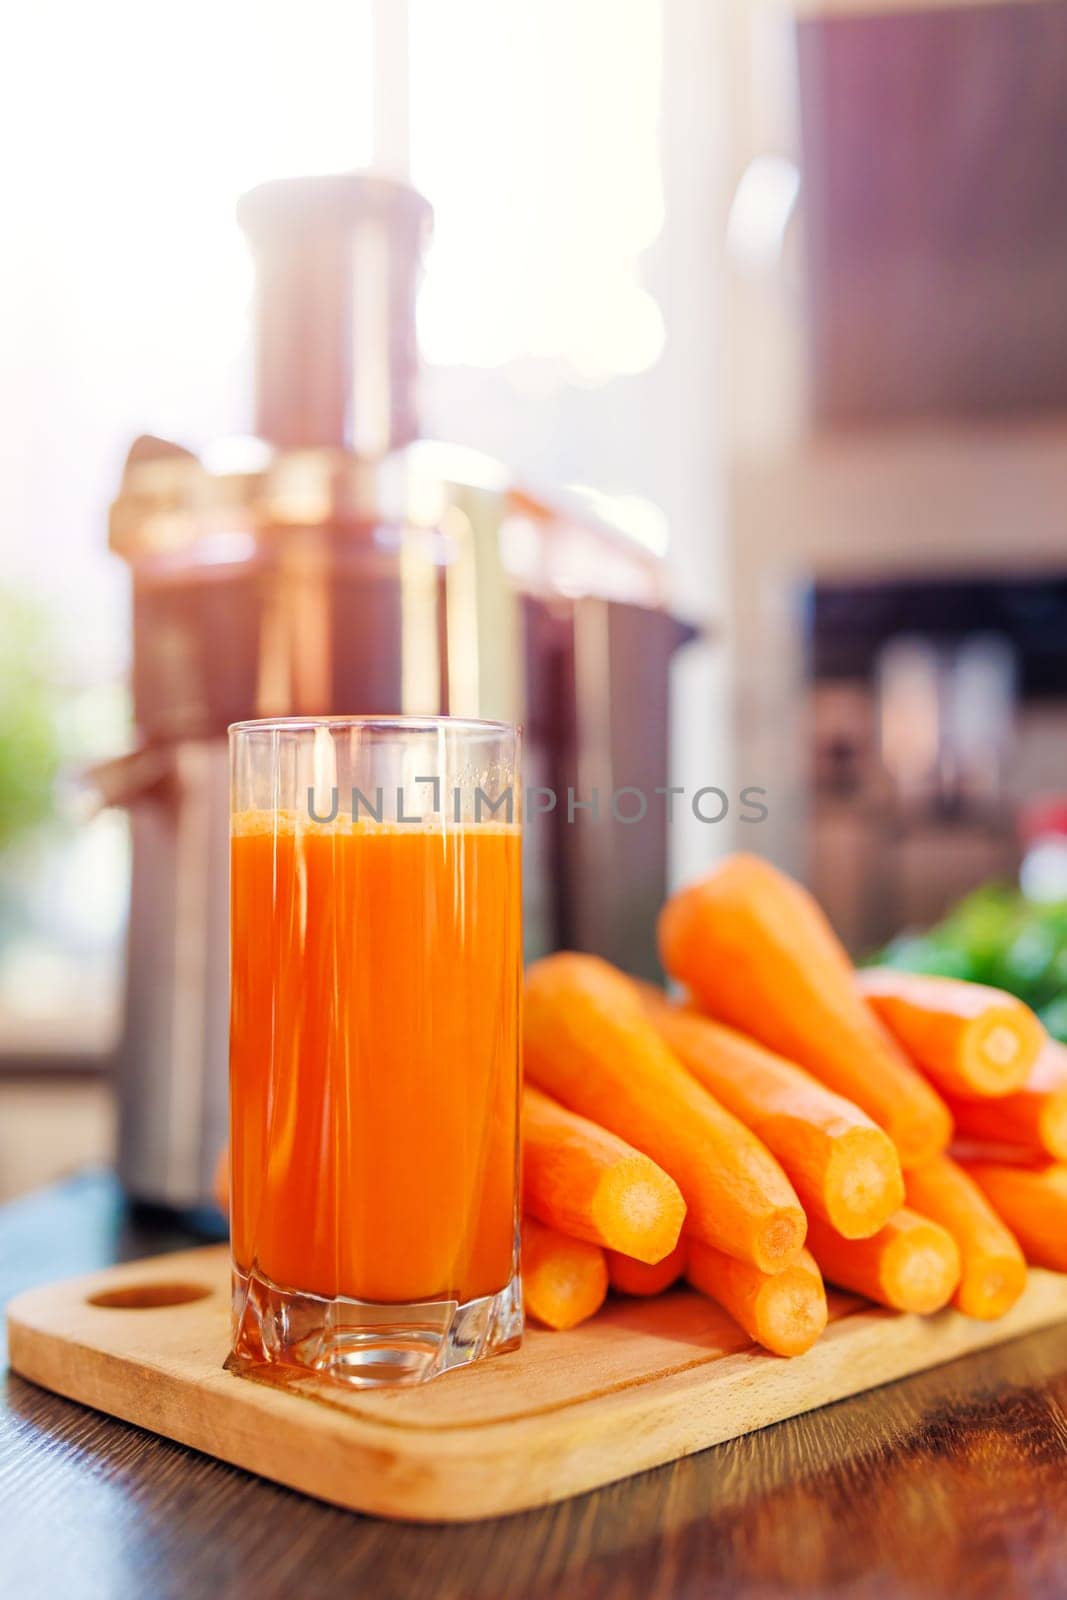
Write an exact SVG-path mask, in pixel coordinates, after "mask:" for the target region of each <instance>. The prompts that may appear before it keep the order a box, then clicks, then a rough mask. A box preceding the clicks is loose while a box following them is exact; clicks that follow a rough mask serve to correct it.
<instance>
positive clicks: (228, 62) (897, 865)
mask: <svg viewBox="0 0 1067 1600" xmlns="http://www.w3.org/2000/svg"><path fill="white" fill-rule="evenodd" d="M9 28H10V32H11V34H12V38H11V40H10V43H9V48H8V49H7V50H6V51H5V52H4V56H3V60H2V61H0V124H2V125H3V126H2V131H3V134H4V141H3V147H4V149H5V150H6V151H7V158H6V174H5V177H6V184H5V205H4V209H3V218H2V221H0V231H2V234H3V239H2V251H0V284H2V289H3V292H2V293H0V350H2V352H3V359H2V362H0V420H2V430H0V541H2V543H0V1198H5V1197H8V1196H11V1195H14V1194H17V1193H19V1192H20V1191H22V1190H24V1189H27V1188H29V1187H31V1186H32V1185H34V1184H37V1183H40V1182H43V1181H46V1180H47V1179H48V1178H50V1177H53V1176H56V1175H58V1174H60V1173H63V1172H67V1171H71V1170H75V1169H77V1168H78V1167H80V1166H83V1165H85V1164H86V1163H88V1162H94V1161H95V1162H107V1161H110V1160H111V1159H112V1158H113V1153H114V1151H115V1150H116V1148H117V1149H118V1151H119V1156H120V1164H121V1166H122V1170H123V1173H124V1177H125V1179H126V1182H127V1185H128V1187H129V1188H130V1190H131V1192H133V1193H134V1194H135V1195H136V1196H138V1197H139V1198H140V1199H143V1200H147V1201H154V1202H162V1203H168V1204H175V1205H181V1206H182V1207H183V1208H184V1207H187V1206H189V1205H193V1204H195V1203H196V1202H197V1201H198V1200H199V1199H200V1198H201V1196H202V1195H203V1194H204V1193H205V1192H206V1188H207V1180H208V1177H209V1175H210V1165H211V1162H212V1160H213V1157H214V1152H215V1149H216V1148H217V1144H218V1141H219V1137H220V1135H219V1129H220V1127H221V1118H222V1116H223V1108H224V1098H225V1071H224V1061H223V1056H224V1048H225V1045H224V1040H225V1007H224V1001H225V883H224V877H225V868H224V862H225V825H224V824H225V812H224V806H225V757H224V753H223V752H224V738H223V735H224V729H225V724H226V722H227V721H228V720H232V719H233V718H234V717H239V716H251V715H256V714H274V713H279V712H285V711H295V712H311V711H327V710H336V711H370V710H378V711H390V710H397V709H404V710H423V711H429V710H437V709H441V710H445V709H450V710H452V711H453V712H464V713H468V714H482V715H517V716H521V718H522V720H523V721H524V723H525V724H526V726H527V730H528V752H527V754H528V770H527V773H526V781H527V782H528V783H546V784H547V783H551V784H553V785H555V786H557V787H560V786H562V785H565V784H567V783H574V784H575V785H576V787H578V788H579V789H580V790H581V791H582V792H583V794H587V793H588V792H589V790H590V789H591V787H593V786H600V787H601V788H602V791H603V793H604V794H605V795H606V794H607V793H609V792H610V790H611V789H612V787H613V786H614V787H618V786H623V785H634V786H639V787H642V788H644V789H646V790H647V791H650V790H651V789H652V788H653V787H654V786H655V785H657V784H658V785H663V786H670V785H674V786H678V787H683V788H685V789H686V790H688V791H689V792H692V791H693V790H695V789H698V788H700V787H702V786H705V785H715V786H717V787H719V788H721V789H722V790H723V791H724V792H725V793H726V795H727V796H729V797H731V798H732V799H733V800H734V804H733V805H732V806H731V809H730V811H729V812H728V813H727V815H726V816H725V818H724V819H723V820H722V822H720V823H717V824H714V825H708V824H705V823H701V822H700V821H698V820H697V819H696V818H695V817H694V816H693V814H692V811H691V810H690V808H689V807H688V806H686V805H684V804H681V805H679V806H678V807H677V808H676V817H677V821H676V823H675V825H674V826H672V827H671V828H669V829H668V828H666V827H665V826H663V823H662V813H657V812H656V811H655V810H650V813H649V818H648V819H647V820H646V822H644V823H642V824H641V825H640V826H639V827H633V828H629V827H627V828H621V827H619V826H616V825H611V824H604V825H599V826H593V825H592V824H591V823H589V822H588V819H585V820H583V821H580V822H579V824H578V825H577V826H576V827H574V828H563V827H562V826H559V825H558V819H557V822H551V821H549V822H544V823H542V824H541V825H540V826H539V827H538V829H537V830H535V831H534V832H533V833H532V835H531V844H530V848H531V855H530V857H529V858H528V860H527V890H528V902H529V915H528V926H527V943H528V949H529V951H530V953H531V954H532V953H536V952H537V951H538V950H539V949H543V948H547V947H549V946H551V945H552V944H554V943H560V942H563V943H568V944H578V945H582V946H584V947H587V948H593V949H598V950H601V951H603V953H605V954H608V955H610V956H612V957H613V958H615V959H619V960H622V961H624V962H625V963H626V964H628V965H630V966H632V967H634V968H643V969H646V970H651V968H652V967H653V966H654V951H653V950H652V949H651V946H650V940H649V929H650V926H651V920H650V919H651V915H652V912H653V910H654V907H655V905H656V904H657V903H658V900H659V898H660V897H661V896H662V893H663V890H664V888H665V887H666V885H667V883H668V882H672V881H677V880H678V879H680V878H683V877H685V876H688V875H690V874H691V873H693V872H695V871H697V870H699V868H700V867H701V866H702V865H703V864H704V863H706V862H707V861H708V860H710V859H711V858H712V857H713V856H714V855H716V854H720V853H722V852H724V851H725V850H727V849H730V848H735V847H737V845H738V844H739V843H740V844H743V845H744V846H746V847H748V848H754V849H758V850H760V851H761V852H764V853H767V854H769V855H771V856H773V857H774V858H775V859H777V860H778V861H779V862H780V863H782V864H783V865H785V866H786V867H788V868H790V869H791V870H794V871H797V872H798V873H799V874H800V875H802V876H803V877H804V878H805V879H806V880H807V881H808V882H809V883H810V884H811V885H812V887H813V888H814V889H815V891H816V892H817V893H818V895H819V896H820V898H821V899H822V900H823V903H824V904H825V905H826V907H827V909H828V911H829V913H830V915H831V917H832V919H833V920H834V922H835V924H836V925H837V927H838V929H839V931H840V932H841V933H842V935H843V936H844V937H845V939H846V940H847V942H848V943H849V945H850V946H851V947H852V948H853V949H854V951H855V952H856V953H857V954H865V953H868V952H870V951H873V950H875V949H877V948H878V947H880V946H882V945H884V944H885V943H886V941H888V940H890V939H894V938H896V937H897V936H899V935H901V934H904V933H909V932H915V933H919V932H921V931H922V930H927V929H930V928H931V927H936V931H935V932H934V934H933V935H932V936H929V937H924V938H911V939H910V940H909V941H907V942H905V943H899V942H898V944H897V945H896V946H895V950H896V951H897V952H898V953H899V955H900V958H901V959H907V960H912V961H914V962H916V963H920V964H923V963H925V964H930V965H934V966H939V967H944V968H946V969H949V970H960V971H965V972H969V973H971V974H972V975H975V976H985V975H989V974H995V975H996V977H997V979H998V981H1003V982H1007V983H1010V984H1012V985H1013V986H1015V987H1016V988H1018V989H1020V991H1021V992H1025V993H1026V994H1027V996H1028V998H1031V999H1034V1000H1035V1003H1037V1004H1039V1005H1040V1006H1041V1007H1042V1008H1043V1009H1044V1010H1046V1011H1047V1013H1048V1016H1049V1020H1050V1022H1055V1021H1056V1020H1057V1018H1058V1017H1059V1016H1061V1015H1062V1017H1063V1022H1064V1025H1065V1026H1064V1031H1065V1032H1067V1005H1065V1006H1064V1007H1063V1009H1062V1011H1061V1012H1057V1011H1056V1009H1055V1008H1056V1006H1057V1005H1058V1003H1059V999H1060V996H1061V994H1067V912H1065V911H1064V909H1063V907H1064V903H1065V901H1067V293H1065V292H1064V286H1065V284H1067V0H1010V3H1009V0H993V3H988V4H975V5H968V4H958V3H951V4H940V5H926V6H919V5H911V4H908V3H906V0H898V3H897V4H895V5H885V4H879V3H876V0H860V3H853V4H846V3H845V0H837V3H830V4H822V5H819V4H803V5H793V6H789V5H773V4H770V3H767V4H761V3H754V0H715V4H709V3H708V0H539V3H538V4H537V5H531V4H529V3H528V0H449V4H448V5H447V6H446V5H442V4H439V3H436V0H306V3H305V4H304V5H302V6H301V7H299V8H294V7H292V6H289V5H283V4H281V3H280V0H256V3H255V4H252V3H249V0H230V3H229V4H226V5H223V6H218V5H212V6H208V5H207V4H206V3H205V0H187V3H186V4H185V5H184V6H182V7H181V8H178V7H174V6H171V5H157V6H154V7H145V6H136V5H133V4H131V3H128V0H97V3H96V4H95V5H94V6H93V7H92V8H76V7H73V6H71V5H70V4H69V3H66V0H39V3H38V4H37V5H35V6H33V7H26V8H23V10H22V12H21V13H20V16H19V18H18V20H17V21H16V22H14V23H13V24H10V25H9ZM355 170H359V171H363V172H367V171H371V170H372V171H373V172H374V173H376V174H378V175H379V181H376V182H367V181H362V182H360V181H356V182H353V181H352V180H351V179H347V178H342V177H339V176H334V177H332V178H330V179H328V181H324V182H320V183H319V184H317V185H311V186H308V185H302V186H299V187H297V188H294V187H292V186H286V185H283V186H277V187H273V188H270V189H267V190H263V189H261V188H258V186H261V185H264V184H268V183H272V182H274V181H275V180H281V179H298V178H304V177H307V176H308V175H312V174H318V175H339V174H345V173H351V172H352V171H355ZM409 185H410V188H409V187H408V186H409ZM255 189H258V193H257V194H256V195H254V196H253V197H252V198H251V199H249V200H246V201H245V202H244V203H243V205H242V208H241V213H240V221H239V220H238V200H239V199H240V197H241V196H243V195H247V194H248V192H249V191H251V190H255ZM412 190H414V191H416V192H417V195H421V196H423V197H424V198H425V201H426V202H428V205H423V204H422V202H420V201H419V200H418V198H417V195H416V194H415V193H412ZM430 208H432V223H431V218H430ZM416 288H417V290H418V293H417V310H416ZM416 343H417V352H418V355H417V361H416V350H415V347H416ZM251 435H257V436H258V442H257V440H256V439H252V438H249V437H248V436H251ZM239 436H243V442H242V438H241V437H239ZM135 441H137V442H136V444H135V443H134V442H135ZM131 446H132V447H133V448H132V451H131ZM357 701H358V703H356V702H357ZM746 785H758V786H762V787H764V788H765V789H766V790H767V795H768V806H769V817H768V819H767V821H766V822H764V823H761V824H760V825H759V826H758V827H746V826H744V825H743V824H739V823H738V822H737V820H736V818H737V812H738V807H737V805H736V796H737V794H738V793H739V791H740V789H741V788H742V787H744V786H746ZM657 818H658V820H657ZM220 819H221V824H220ZM220 826H221V832H220ZM1020 881H1021V882H1022V884H1023V887H1024V889H1025V891H1026V893H1025V896H1021V895H1020V892H1019V888H1018V886H1019V884H1020ZM961 897H969V898H966V899H965V901H964V907H963V910H962V911H956V912H955V913H954V914H953V916H952V918H951V919H950V920H949V922H947V923H944V922H943V921H942V919H944V918H945V917H946V914H948V913H950V912H951V911H952V909H953V908H954V907H955V906H957V904H958V902H960V900H961ZM131 905H132V920H131ZM127 949H128V952H129V954H128V958H127ZM120 1113H121V1114H120Z"/></svg>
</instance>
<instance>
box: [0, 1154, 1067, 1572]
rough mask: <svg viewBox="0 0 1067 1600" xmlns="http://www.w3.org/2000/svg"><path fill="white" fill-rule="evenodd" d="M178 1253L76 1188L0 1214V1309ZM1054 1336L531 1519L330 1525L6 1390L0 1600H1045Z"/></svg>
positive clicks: (1056, 1490) (1061, 1429) (1051, 1521)
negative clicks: (848, 1597)
mask: <svg viewBox="0 0 1067 1600" xmlns="http://www.w3.org/2000/svg"><path fill="white" fill-rule="evenodd" d="M187 1242H188V1238H187V1236H183V1235H181V1234H180V1233H178V1232H176V1231H175V1230H174V1229H173V1228H172V1226H171V1225H170V1224H167V1223H160V1221H159V1219H154V1218H150V1219H144V1218H139V1219H130V1218H128V1217H127V1216H126V1215H125V1214H124V1213H123V1212H122V1210H121V1206H120V1205H119V1202H118V1199H117V1196H116V1194H115V1191H114V1188H113V1186H112V1185H111V1184H110V1183H109V1182H108V1181H107V1180H105V1179H103V1178H100V1179H91V1180H89V1179H87V1180H82V1181H79V1182H78V1183H76V1184H71V1185H68V1186H65V1187H64V1188H62V1189H60V1190H55V1191H50V1192H47V1193H45V1194H43V1195H41V1196H39V1197H36V1198H35V1199H33V1200H29V1201H23V1202H21V1203H20V1204H19V1205H17V1206H12V1207H10V1208H8V1209H7V1211H6V1212H3V1211H0V1295H2V1296H4V1297H6V1296H7V1295H8V1294H9V1293H10V1292H11V1291H12V1290H14V1289H15V1288H21V1287H25V1286H27V1285H28V1284H30V1283H31V1282H42V1281H48V1280H49V1279H52V1278H54V1277H56V1276H59V1275H62V1274H69V1273H72V1272H75V1271H77V1270H79V1269H81V1270H83V1271H87V1270H92V1269H95V1268H96V1267H98V1266H100V1265H101V1264H102V1263H103V1262H104V1261H106V1260H108V1259H115V1258H117V1257H129V1256H130V1255H135V1254H137V1253H147V1252H152V1251H157V1250H159V1249H161V1248H163V1247H165V1245H167V1244H169V1243H174V1244H178V1243H187ZM1065 1413H1067V1335H1065V1334H1064V1331H1063V1330H1062V1329H1060V1328H1056V1329H1050V1330H1048V1331H1046V1332H1045V1333H1041V1334H1034V1335H1030V1336H1028V1337H1026V1338H1024V1339H1020V1340H1016V1341H1014V1342H1013V1343H1011V1344H1007V1345H1002V1346H1000V1347H998V1348H996V1349H993V1350H989V1351H986V1352H984V1353H983V1354H981V1355H977V1356H971V1357H968V1358H966V1359H964V1360H961V1361H956V1362H954V1363H952V1364H951V1365H948V1366H944V1367H939V1368H937V1369H935V1370H933V1371H930V1372H926V1373H924V1374H922V1375H921V1376H919V1377H916V1378H911V1379H908V1380H906V1381H905V1382H902V1383H898V1384H894V1385H893V1386H891V1387H888V1388H883V1389H879V1390H876V1391H873V1392H871V1393H869V1394H866V1395H863V1396H862V1397H860V1398H858V1399H854V1400H850V1401H845V1402H842V1403H841V1404H838V1405H835V1406H829V1407H825V1408H823V1409H822V1410H820V1411H817V1412H812V1413H810V1414H808V1415H806V1416H802V1417H798V1418H796V1419H794V1420H793V1421H790V1422H785V1423H782V1424H780V1425H778V1426H776V1427H772V1428H768V1429H765V1430H764V1431H762V1432H761V1433H757V1434H752V1435H749V1436H748V1437H746V1438H742V1439H737V1440H734V1441H731V1442H730V1443H728V1444H724V1445H720V1446H718V1447H717V1448H715V1449H713V1450H708V1451H705V1452H703V1453H702V1454H700V1455H696V1456H690V1457H688V1458H686V1459H684V1460H681V1461H678V1462H676V1463H674V1464H673V1465H672V1466H669V1467H663V1468H660V1469H658V1470H656V1471H653V1472H647V1473H644V1474H642V1475H641V1476H640V1477H637V1478H633V1479H630V1480H628V1481H627V1482H624V1483H621V1484H618V1485H615V1486H613V1487H611V1488H608V1489H602V1490H600V1491H598V1492H596V1493H594V1494H589V1495H585V1496H583V1497H582V1498H580V1499H576V1500H570V1501H567V1502H564V1503H562V1504H560V1505H558V1506H555V1507H552V1508H550V1509H547V1510H541V1511H536V1512H530V1513H526V1514H523V1515H521V1516H517V1517H510V1518H507V1519H505V1520H500V1521H494V1522H485V1523H477V1524H472V1525H469V1526H465V1527H459V1526H457V1527H451V1528H432V1527H418V1526H405V1525H400V1524H395V1523H385V1522H379V1521H375V1520H373V1519H367V1518H362V1517H358V1516H355V1515H353V1514H351V1513H349V1512H344V1511H339V1510H334V1509H332V1508H330V1507H328V1506H324V1505H322V1504H319V1503H317V1502H315V1501H312V1500H309V1499H306V1498H304V1497H302V1496H300V1495H297V1494H294V1493H292V1492H290V1491H288V1490H285V1489H281V1488H277V1487H275V1486H274V1485H272V1484H269V1483H266V1482H264V1481H262V1480H260V1479H257V1478H253V1477H251V1476H249V1475H247V1474H245V1473H243V1472H239V1471H237V1470H235V1469H233V1468H230V1467H226V1466H223V1465H221V1464H220V1463H218V1462H216V1461H213V1460H211V1459H210V1458H208V1457H206V1456H202V1455H198V1454H196V1453H194V1452H192V1451H189V1450H187V1449H185V1448H183V1447H181V1446H179V1445H175V1444H171V1443H168V1442H167V1441H165V1440H162V1439H159V1438H157V1437H155V1436H153V1435H151V1434H148V1433H145V1432H143V1431H142V1430H140V1429H137V1428H132V1427H129V1426H127V1425H125V1424H123V1423H119V1422H115V1421H113V1420H111V1419H109V1418H107V1417H104V1416H101V1415H100V1414H98V1413H95V1412H92V1411H88V1410H86V1409H85V1408H84V1407H81V1406H78V1405H75V1404H73V1403H71V1402H68V1401H64V1400H60V1399H58V1398H56V1397H55V1396H53V1395H50V1394H48V1393H46V1392H45V1391H43V1390H40V1389H37V1388H35V1387H34V1386H33V1385H31V1384H28V1383H25V1382H23V1381H22V1380H20V1379H18V1378H15V1377H12V1376H9V1377H8V1379H7V1385H6V1413H5V1414H4V1415H3V1417H2V1418H0V1517H2V1520H3V1525H4V1536H3V1568H4V1582H3V1586H4V1590H5V1592H7V1593H11V1594H12V1595H16V1596H21V1595H23V1594H27V1595H28V1594H39V1595H49V1594H52V1593H61V1594H63V1595H64V1597H65V1600H81V1597H83V1596H84V1597H92V1600H95V1597H96V1596H101V1597H106V1600H126V1597H127V1596H130V1597H132V1596H143V1595H144V1594H146V1593H151V1594H153V1595H156V1596H179V1597H184V1596H186V1595H188V1596H201V1595H204V1594H207V1593H210V1594H212V1595H213V1596H234V1597H244V1596H249V1597H253V1596H254V1597H257V1600H261V1597H273V1596H280V1595H283V1594H285V1595H299V1594H307V1593H315V1592H319V1593H336V1594H341V1593H344V1594H353V1595H363V1594H366V1595H368V1596H371V1595H373V1596H374V1597H375V1600H392V1597H394V1596H396V1597H401V1596H402V1597H405V1600H408V1597H410V1600H453V1597H454V1600H461V1597H469V1600H482V1597H500V1600H513V1597H514V1600H519V1597H527V1596H529V1597H534V1600H540V1597H542V1596H544V1597H546V1600H547V1597H549V1596H560V1595H562V1596H565V1597H570V1596H576V1597H580V1600H584V1597H586V1596H588V1597H590V1600H592V1597H604V1600H622V1597H627V1600H629V1597H631V1596H632V1597H634V1600H638V1597H645V1596H653V1597H656V1600H659V1597H664V1596H671V1597H673V1596H684V1597H687V1600H688V1597H694V1600H695V1597H697V1596H700V1597H704V1596H707V1597H713V1600H717V1597H719V1596H734V1595H754V1596H756V1595H758V1596H760V1597H761V1600H762V1597H765V1596H778V1595H781V1596H786V1595H789V1596H809V1595H823V1594H829V1593H841V1592H847V1593H849V1594H862V1595H864V1596H877V1597H882V1596H885V1597H887V1600H888V1597H897V1596H910V1595H936V1596H953V1597H967V1596H971V1595H975V1596H986V1595H988V1596H990V1597H993V1596H996V1597H1000V1596H1005V1597H1010V1596H1015V1595H1025V1596H1031V1595H1035V1596H1038V1595H1040V1596H1046V1595H1047V1596H1053V1595H1060V1594H1063V1593H1064V1592H1065V1591H1067V1470H1065V1468H1067V1415H1065Z"/></svg>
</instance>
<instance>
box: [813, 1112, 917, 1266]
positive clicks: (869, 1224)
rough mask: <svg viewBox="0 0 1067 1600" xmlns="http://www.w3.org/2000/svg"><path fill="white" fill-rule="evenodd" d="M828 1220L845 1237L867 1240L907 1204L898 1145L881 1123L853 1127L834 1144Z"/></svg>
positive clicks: (826, 1200)
mask: <svg viewBox="0 0 1067 1600" xmlns="http://www.w3.org/2000/svg"><path fill="white" fill-rule="evenodd" d="M823 1199H824V1205H825V1210H826V1220H827V1221H828V1222H829V1224H830V1226H831V1227H832V1228H834V1229H836V1231H837V1232H838V1233H839V1234H840V1235H841V1237H842V1238H843V1239H869V1238H870V1236H871V1234H874V1233H877V1232H878V1230H879V1229H880V1228H884V1227H885V1224H886V1223H887V1222H888V1221H889V1219H890V1217H891V1216H892V1215H893V1213H894V1211H899V1209H900V1207H901V1206H902V1205H903V1204H904V1176H903V1173H902V1172H901V1167H900V1158H899V1156H898V1155H897V1151H896V1147H895V1145H894V1144H893V1142H892V1140H891V1139H890V1138H889V1137H888V1135H887V1134H885V1133H883V1132H882V1130H881V1129H880V1128H854V1129H851V1130H850V1131H849V1132H848V1133H847V1134H845V1135H843V1136H842V1138H841V1139H840V1141H839V1142H838V1144H837V1145H836V1147H835V1149H834V1151H833V1153H832V1155H831V1157H830V1161H829V1164H828V1167H827V1174H826V1185H825V1192H824V1196H823Z"/></svg>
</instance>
